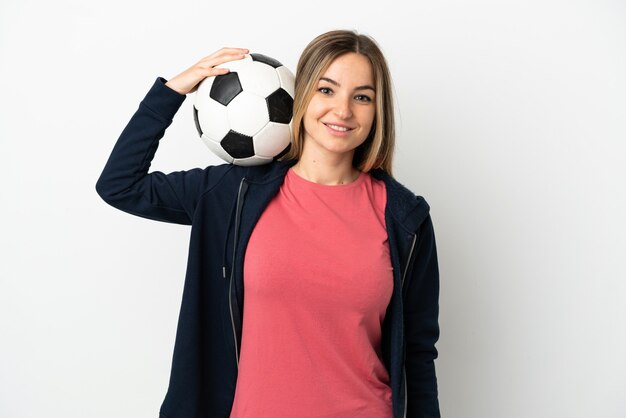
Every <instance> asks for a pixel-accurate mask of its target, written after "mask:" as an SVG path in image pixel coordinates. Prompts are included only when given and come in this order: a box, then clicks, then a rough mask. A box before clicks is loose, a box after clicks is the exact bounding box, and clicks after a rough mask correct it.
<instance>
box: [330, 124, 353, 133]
mask: <svg viewBox="0 0 626 418" xmlns="http://www.w3.org/2000/svg"><path fill="white" fill-rule="evenodd" d="M326 126H328V127H330V128H332V129H334V130H336V131H342V132H345V131H349V129H348V128H345V127H343V126H337V125H331V124H328V125H326Z"/></svg>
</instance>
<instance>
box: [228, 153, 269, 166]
mask: <svg viewBox="0 0 626 418" xmlns="http://www.w3.org/2000/svg"><path fill="white" fill-rule="evenodd" d="M271 162H272V158H265V157H260V156H258V155H255V156H253V157H248V158H235V159H234V160H233V164H235V165H243V166H250V165H262V164H267V163H271Z"/></svg>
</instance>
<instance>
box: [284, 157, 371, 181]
mask: <svg viewBox="0 0 626 418" xmlns="http://www.w3.org/2000/svg"><path fill="white" fill-rule="evenodd" d="M292 168H293V170H294V171H295V172H296V173H297V174H298V175H299V176H300V177H303V178H305V179H307V180H309V181H312V182H314V183H319V184H324V185H329V186H336V185H339V184H348V183H352V182H353V181H355V180H356V179H357V178H358V177H359V174H360V173H361V172H360V171H359V170H357V169H356V168H354V167H353V166H352V161H351V159H346V158H344V159H342V160H338V161H328V160H320V159H316V158H307V157H306V156H305V155H302V156H301V158H300V159H299V160H298V162H297V163H296V164H294V165H293V167H292Z"/></svg>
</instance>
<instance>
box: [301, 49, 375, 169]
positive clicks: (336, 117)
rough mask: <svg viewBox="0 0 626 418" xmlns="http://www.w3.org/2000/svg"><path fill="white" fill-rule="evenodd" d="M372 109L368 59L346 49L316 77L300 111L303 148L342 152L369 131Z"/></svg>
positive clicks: (348, 152) (350, 152) (350, 153)
mask: <svg viewBox="0 0 626 418" xmlns="http://www.w3.org/2000/svg"><path fill="white" fill-rule="evenodd" d="M375 113H376V104H375V90H374V75H373V71H372V65H371V64H370V62H369V60H368V59H367V58H366V57H365V56H363V55H360V54H357V53H354V52H350V53H347V54H344V55H341V56H340V57H338V58H336V59H335V60H334V61H333V62H332V63H331V64H330V66H329V67H328V69H327V70H326V71H325V72H324V73H323V74H322V77H321V78H320V80H318V84H317V88H316V91H315V93H314V94H313V97H312V98H311V101H310V102H309V105H308V107H307V110H306V112H305V114H304V119H303V120H304V141H305V145H306V146H305V149H307V148H308V149H310V148H311V147H313V148H315V151H316V152H315V153H316V154H318V155H319V153H322V154H325V155H328V156H330V155H345V156H346V158H349V159H350V161H352V156H353V155H354V150H355V149H356V148H357V147H358V146H359V145H361V144H362V143H363V142H364V141H365V139H366V138H367V135H368V134H369V132H370V129H371V127H372V124H373V122H374V115H375Z"/></svg>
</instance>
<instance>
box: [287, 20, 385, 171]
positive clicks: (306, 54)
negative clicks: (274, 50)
mask: <svg viewBox="0 0 626 418" xmlns="http://www.w3.org/2000/svg"><path fill="white" fill-rule="evenodd" d="M349 52H355V53H357V54H361V55H363V56H365V57H366V58H367V59H368V60H369V61H370V63H371V65H372V70H373V74H374V87H375V89H376V97H375V105H376V114H375V117H374V122H373V124H372V128H371V131H370V133H369V135H368V136H367V139H366V140H365V142H363V143H362V144H361V145H359V146H358V147H357V148H356V150H355V152H354V157H353V160H352V165H353V166H354V167H355V168H357V169H358V170H360V171H363V172H368V171H370V170H371V169H374V168H382V169H383V170H385V171H386V172H387V174H389V175H392V160H393V153H394V148H395V124H394V110H393V97H392V94H391V76H390V73H389V68H388V66H387V62H386V60H385V57H384V55H383V53H382V51H381V50H380V48H379V47H378V45H377V44H376V42H375V41H374V39H372V38H371V37H369V36H367V35H362V34H358V33H357V32H356V31H349V30H334V31H330V32H326V33H323V34H321V35H319V36H318V37H316V38H315V39H313V40H312V41H311V42H310V43H309V44H308V45H307V46H306V48H305V49H304V51H303V52H302V55H300V59H299V61H298V67H297V70H296V79H295V92H294V103H293V119H292V133H293V137H292V142H291V147H290V148H289V150H288V151H287V152H286V153H285V154H284V155H282V156H281V157H280V158H279V159H280V160H292V159H296V160H299V159H300V157H301V156H302V151H303V149H304V121H303V120H304V114H305V113H306V110H307V107H308V105H309V102H310V101H311V98H312V97H313V95H314V94H315V92H316V90H317V85H318V82H319V79H320V77H321V76H322V75H323V74H324V72H325V71H326V69H327V68H328V67H329V66H330V64H331V63H332V62H333V61H334V60H335V59H336V58H337V57H339V56H341V55H343V54H346V53H349Z"/></svg>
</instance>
